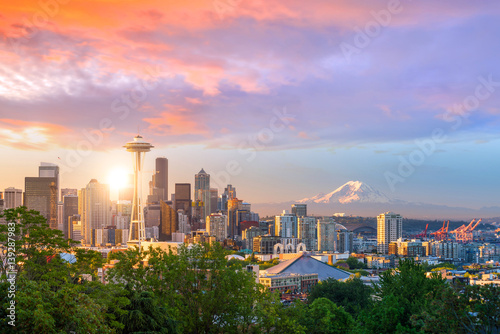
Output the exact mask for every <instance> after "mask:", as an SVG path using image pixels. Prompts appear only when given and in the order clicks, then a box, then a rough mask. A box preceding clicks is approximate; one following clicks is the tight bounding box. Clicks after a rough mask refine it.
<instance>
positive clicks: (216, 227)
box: [206, 213, 227, 241]
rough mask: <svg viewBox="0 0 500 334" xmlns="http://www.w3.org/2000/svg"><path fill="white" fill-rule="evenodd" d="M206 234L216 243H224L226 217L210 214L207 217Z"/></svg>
mask: <svg viewBox="0 0 500 334" xmlns="http://www.w3.org/2000/svg"><path fill="white" fill-rule="evenodd" d="M206 226H207V232H208V235H209V236H214V237H215V238H216V240H217V241H224V239H226V237H227V216H226V215H223V214H221V213H212V214H210V215H209V216H207V223H206Z"/></svg>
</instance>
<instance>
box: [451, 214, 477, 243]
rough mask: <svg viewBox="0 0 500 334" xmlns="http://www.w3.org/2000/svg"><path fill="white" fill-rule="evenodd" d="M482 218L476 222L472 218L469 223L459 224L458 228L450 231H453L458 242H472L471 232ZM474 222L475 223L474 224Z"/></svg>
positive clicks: (472, 235)
mask: <svg viewBox="0 0 500 334" xmlns="http://www.w3.org/2000/svg"><path fill="white" fill-rule="evenodd" d="M481 220H482V219H479V220H478V221H477V222H476V219H475V218H474V219H472V221H471V222H470V223H469V225H467V226H465V224H464V225H462V226H460V227H459V228H457V229H455V230H453V231H451V232H450V233H453V234H455V239H456V240H457V241H458V242H464V243H466V242H472V240H473V239H474V234H473V233H472V232H473V231H474V230H475V229H476V227H477V225H479V223H480V222H481ZM474 222H475V224H474Z"/></svg>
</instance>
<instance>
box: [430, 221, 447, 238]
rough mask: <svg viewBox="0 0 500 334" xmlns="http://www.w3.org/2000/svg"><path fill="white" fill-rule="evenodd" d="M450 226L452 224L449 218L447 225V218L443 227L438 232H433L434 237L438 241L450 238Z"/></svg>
mask: <svg viewBox="0 0 500 334" xmlns="http://www.w3.org/2000/svg"><path fill="white" fill-rule="evenodd" d="M445 226H446V227H445ZM449 226H450V221H449V220H448V224H447V225H446V220H443V227H441V228H440V229H439V230H437V231H436V232H433V233H431V235H432V236H434V239H435V240H436V241H442V240H446V239H448V227H449Z"/></svg>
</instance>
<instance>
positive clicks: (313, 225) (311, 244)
mask: <svg viewBox="0 0 500 334" xmlns="http://www.w3.org/2000/svg"><path fill="white" fill-rule="evenodd" d="M317 229H318V226H317V218H315V217H305V216H304V217H298V218H297V238H298V239H299V240H300V242H302V243H304V244H305V245H306V249H307V250H308V251H313V250H317V249H318V232H317Z"/></svg>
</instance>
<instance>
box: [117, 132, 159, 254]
mask: <svg viewBox="0 0 500 334" xmlns="http://www.w3.org/2000/svg"><path fill="white" fill-rule="evenodd" d="M123 147H125V148H126V149H127V152H131V153H132V156H133V158H134V197H133V199H132V213H131V216H130V228H129V237H128V241H127V245H128V246H129V247H130V246H137V247H140V244H141V241H144V240H145V239H146V228H145V226H144V215H143V212H142V201H141V197H142V179H141V170H142V166H143V165H144V158H145V156H146V152H149V151H151V148H152V147H154V146H153V145H151V144H150V143H147V142H145V141H144V140H143V139H142V137H141V136H139V135H138V136H136V137H134V140H133V141H131V142H128V143H127V144H125V146H123Z"/></svg>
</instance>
